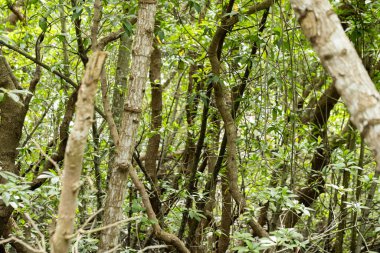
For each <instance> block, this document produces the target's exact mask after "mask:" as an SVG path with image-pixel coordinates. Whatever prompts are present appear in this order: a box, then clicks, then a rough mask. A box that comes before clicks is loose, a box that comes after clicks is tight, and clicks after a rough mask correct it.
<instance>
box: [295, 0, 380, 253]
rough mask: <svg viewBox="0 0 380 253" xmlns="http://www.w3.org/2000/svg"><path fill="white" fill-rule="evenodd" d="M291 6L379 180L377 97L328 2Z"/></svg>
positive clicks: (301, 1)
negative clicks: (372, 158)
mask: <svg viewBox="0 0 380 253" xmlns="http://www.w3.org/2000/svg"><path fill="white" fill-rule="evenodd" d="M291 4H292V7H293V9H294V11H295V12H296V15H297V17H298V21H299V23H300V24H301V28H302V30H303V32H304V34H305V35H306V37H307V38H308V39H309V40H310V42H311V44H312V46H313V48H314V50H315V51H316V53H317V54H318V56H319V58H320V60H321V62H322V64H323V66H324V68H325V69H326V70H327V71H328V72H329V73H330V75H331V76H332V78H333V80H334V84H335V87H336V89H337V90H338V92H339V94H340V95H341V97H342V99H343V101H344V102H345V104H346V106H347V108H348V111H349V112H350V114H351V122H352V123H353V124H354V125H355V127H356V128H357V129H358V130H359V132H360V134H361V135H362V137H363V138H364V140H365V142H366V143H367V144H368V146H369V147H370V149H371V150H372V151H373V152H374V156H375V160H376V162H377V166H376V169H375V175H374V178H378V177H379V175H380V141H379V140H380V94H379V93H378V92H377V90H376V87H375V85H374V84H373V82H372V81H371V78H370V77H369V75H368V73H367V71H366V69H365V67H364V65H363V63H362V61H361V60H360V58H359V56H358V54H357V52H356V51H355V48H354V47H353V45H352V43H351V42H350V40H349V39H348V37H347V36H346V34H345V33H344V30H343V28H342V26H341V24H340V21H339V18H338V16H337V15H336V14H335V13H334V11H333V10H332V8H331V5H330V3H329V1H327V0H291ZM376 186H377V183H376V180H373V182H372V185H371V189H370V191H369V194H368V199H367V201H366V206H368V207H369V206H370V205H371V204H372V199H373V196H374V192H375V189H376ZM369 210H370V209H365V211H363V218H364V219H365V217H367V216H368V213H369ZM363 226H365V225H363ZM361 240H362V239H361V237H360V238H359V242H358V244H357V245H356V252H359V251H360V247H361V242H362V241H361Z"/></svg>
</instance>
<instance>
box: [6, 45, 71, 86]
mask: <svg viewBox="0 0 380 253" xmlns="http://www.w3.org/2000/svg"><path fill="white" fill-rule="evenodd" d="M0 45H3V46H6V47H7V48H9V49H11V50H13V51H15V52H17V53H19V54H21V55H22V56H24V57H25V58H27V59H29V60H31V61H32V62H34V63H35V64H38V65H40V66H41V67H43V68H44V69H46V70H47V71H49V72H51V73H53V74H55V75H57V76H59V77H60V78H62V79H63V80H65V81H66V82H67V83H69V84H70V85H71V86H73V87H75V88H78V84H77V83H75V82H74V81H73V80H71V79H70V78H69V77H67V76H65V75H64V74H62V73H61V72H58V71H56V70H53V71H52V70H51V67H49V66H48V65H46V64H45V63H43V62H41V61H39V60H37V59H36V58H34V57H33V56H30V55H29V54H28V53H26V52H24V51H23V50H21V49H19V48H17V47H15V46H12V45H10V44H8V43H6V42H5V41H3V40H0Z"/></svg>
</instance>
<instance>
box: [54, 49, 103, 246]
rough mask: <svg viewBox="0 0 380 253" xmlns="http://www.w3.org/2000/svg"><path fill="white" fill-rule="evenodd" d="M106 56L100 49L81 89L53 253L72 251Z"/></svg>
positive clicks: (69, 148)
mask: <svg viewBox="0 0 380 253" xmlns="http://www.w3.org/2000/svg"><path fill="white" fill-rule="evenodd" d="M106 56H107V54H106V53H104V52H100V51H98V52H95V53H94V54H93V55H92V57H91V58H90V61H89V62H88V64H87V68H86V72H85V74H84V77H83V81H82V85H81V87H80V89H79V94H78V101H77V104H76V112H77V115H76V119H75V122H74V127H73V130H72V132H71V134H70V136H69V140H68V143H67V148H66V152H65V163H64V169H63V175H62V192H61V198H60V202H59V208H58V219H57V226H56V230H55V233H54V235H53V238H52V249H53V252H54V253H66V252H68V250H69V243H70V237H69V236H70V235H71V234H72V233H73V228H74V221H75V210H76V208H77V196H78V192H79V189H80V175H81V170H82V161H83V155H84V149H85V146H86V143H87V135H88V132H89V130H90V127H91V125H92V121H93V115H94V99H95V94H96V87H97V83H98V81H99V78H100V73H101V71H102V68H103V63H104V61H105V59H106Z"/></svg>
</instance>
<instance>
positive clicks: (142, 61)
mask: <svg viewBox="0 0 380 253" xmlns="http://www.w3.org/2000/svg"><path fill="white" fill-rule="evenodd" d="M156 5H157V3H156V1H139V10H138V17H137V31H136V35H135V38H134V41H133V46H132V67H131V75H130V77H129V83H130V86H129V87H128V93H127V95H126V99H125V103H124V112H123V115H122V122H121V132H120V133H119V136H120V137H119V138H120V139H119V141H117V140H114V142H115V143H118V145H117V146H116V157H115V163H114V168H113V170H112V172H111V177H110V180H109V187H108V191H107V197H106V199H105V207H104V214H103V225H104V226H107V225H110V224H113V223H115V222H117V221H120V220H122V217H123V210H122V204H123V201H124V199H125V195H126V190H127V187H126V184H127V178H128V170H129V166H130V164H131V162H132V154H133V151H134V146H135V141H136V135H137V128H138V126H139V122H140V118H141V107H142V100H143V95H144V91H145V83H146V80H147V74H148V70H149V62H150V56H151V53H152V49H153V48H152V43H153V30H154V22H155V13H156ZM119 236H120V229H118V228H117V227H112V228H109V229H105V230H102V232H101V236H100V245H99V249H98V252H105V251H107V250H110V249H112V248H115V247H117V245H118V242H119Z"/></svg>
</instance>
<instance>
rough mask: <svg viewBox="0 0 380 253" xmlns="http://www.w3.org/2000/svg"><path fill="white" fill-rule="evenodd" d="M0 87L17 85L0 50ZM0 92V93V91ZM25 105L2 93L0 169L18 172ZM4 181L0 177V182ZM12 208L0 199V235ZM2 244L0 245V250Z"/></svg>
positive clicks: (15, 86)
mask: <svg viewBox="0 0 380 253" xmlns="http://www.w3.org/2000/svg"><path fill="white" fill-rule="evenodd" d="M0 73H1V74H0V88H3V89H7V90H10V91H11V90H14V89H16V88H17V87H18V83H17V80H16V78H15V77H14V76H13V74H12V71H11V68H10V66H9V65H8V63H7V61H6V59H5V57H4V56H3V55H2V54H1V51H0ZM0 94H2V93H1V92H0ZM20 101H22V100H21V98H20ZM26 111H27V106H26V105H24V106H23V105H22V104H20V103H17V102H15V101H14V100H13V99H11V98H10V97H9V96H7V95H4V97H3V100H2V101H0V170H3V171H8V172H11V173H14V174H18V171H17V170H16V166H15V161H16V158H17V155H18V152H17V147H18V145H19V141H20V138H21V133H22V127H23V124H24V119H25V114H26ZM4 183H6V180H5V179H4V178H1V177H0V184H4ZM12 211H13V208H12V207H11V206H6V205H5V204H4V202H3V201H2V200H0V237H1V236H6V235H5V234H3V233H4V232H5V231H6V227H7V224H8V220H9V218H10V216H11V214H12ZM2 249H3V245H0V251H1V250H2Z"/></svg>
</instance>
